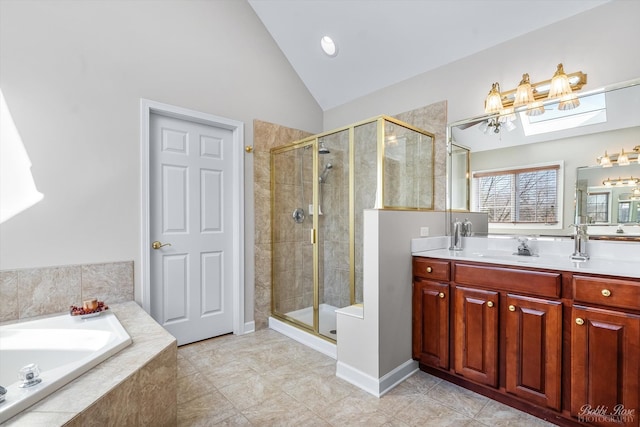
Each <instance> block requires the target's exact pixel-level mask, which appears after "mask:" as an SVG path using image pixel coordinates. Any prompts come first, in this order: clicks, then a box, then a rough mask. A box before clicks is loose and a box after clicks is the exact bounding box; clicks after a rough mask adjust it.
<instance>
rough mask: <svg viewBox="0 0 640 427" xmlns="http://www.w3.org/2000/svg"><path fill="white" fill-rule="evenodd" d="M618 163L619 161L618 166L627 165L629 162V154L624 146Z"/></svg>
mask: <svg viewBox="0 0 640 427" xmlns="http://www.w3.org/2000/svg"><path fill="white" fill-rule="evenodd" d="M617 163H618V166H627V165H628V164H629V156H627V154H626V153H625V152H624V148H623V149H622V152H621V153H620V155H619V156H618V160H617Z"/></svg>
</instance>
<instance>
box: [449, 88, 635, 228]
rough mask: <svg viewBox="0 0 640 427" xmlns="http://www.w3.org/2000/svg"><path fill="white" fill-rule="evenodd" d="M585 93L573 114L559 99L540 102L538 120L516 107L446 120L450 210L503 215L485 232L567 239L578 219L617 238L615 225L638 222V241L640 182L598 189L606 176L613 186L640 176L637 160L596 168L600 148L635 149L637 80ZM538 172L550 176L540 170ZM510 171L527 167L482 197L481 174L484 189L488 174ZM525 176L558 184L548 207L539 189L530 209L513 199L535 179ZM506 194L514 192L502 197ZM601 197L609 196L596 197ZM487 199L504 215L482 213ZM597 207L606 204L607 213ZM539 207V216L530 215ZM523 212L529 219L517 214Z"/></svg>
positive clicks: (496, 183)
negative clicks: (465, 163)
mask: <svg viewBox="0 0 640 427" xmlns="http://www.w3.org/2000/svg"><path fill="white" fill-rule="evenodd" d="M584 89H585V88H583V91H582V92H578V93H577V96H578V99H579V101H580V107H578V108H576V109H573V110H565V111H561V110H559V109H558V108H557V101H545V102H544V107H545V112H544V114H542V115H539V116H527V115H526V114H525V111H524V110H523V109H522V108H521V109H518V110H516V112H515V114H511V115H509V116H505V115H503V116H500V115H484V116H478V117H473V118H469V119H465V120H460V121H457V122H454V123H450V124H449V125H448V126H447V143H448V159H447V190H448V191H447V207H448V210H449V211H455V210H465V209H467V210H469V211H471V212H488V213H489V217H490V218H492V215H491V213H492V212H493V213H496V212H499V213H500V214H495V215H494V218H501V219H500V220H501V221H503V222H502V223H492V222H491V220H490V223H489V232H490V233H505V234H536V235H560V236H567V235H570V234H572V229H571V227H570V225H571V224H573V223H574V221H575V220H576V218H577V219H581V218H582V219H583V220H585V221H590V222H591V224H590V227H589V229H590V235H592V236H593V235H595V234H596V233H597V234H602V235H607V234H613V235H615V234H616V233H615V231H617V226H618V224H624V225H628V226H632V225H634V224H637V228H638V232H639V233H638V236H640V223H638V217H639V215H640V212H638V208H639V205H640V203H639V200H636V199H635V197H636V194H637V193H638V192H639V191H640V190H634V188H636V187H640V183H639V184H638V185H637V186H634V185H631V184H629V185H627V184H624V185H622V184H617V183H616V184H614V185H612V186H611V187H612V188H608V189H606V191H604V189H603V188H600V187H605V184H603V182H604V181H606V180H607V179H610V180H612V182H613V180H618V179H623V178H631V177H633V178H640V171H639V169H640V164H638V161H637V160H635V159H634V160H632V161H631V162H630V165H629V166H618V165H614V166H613V167H607V168H603V167H601V166H596V165H597V164H598V162H597V159H598V158H599V157H601V156H603V155H604V154H605V151H608V152H609V154H617V153H619V152H620V151H621V149H624V150H625V151H627V152H633V151H632V150H633V148H634V147H636V146H638V145H639V144H640V78H638V79H634V80H631V81H627V82H623V83H619V84H615V85H609V86H607V87H604V88H599V89H595V90H591V91H585V90H584ZM478 102H480V103H481V102H482V100H479V101H478ZM496 125H497V126H496ZM460 147H462V148H464V149H468V151H467V156H468V166H467V168H466V171H464V172H463V170H462V168H461V167H460V166H461V164H462V160H461V157H462V154H461V153H460V151H459V150H460ZM625 168H628V169H625ZM539 169H550V170H551V171H549V172H544V173H542V172H539ZM514 170H515V171H516V172H519V171H521V170H524V175H523V176H524V178H523V177H521V176H520V175H519V174H518V173H514V174H513V177H511V178H509V179H508V180H507V179H506V178H503V177H502V176H500V177H499V178H500V179H497V178H496V179H495V180H493V181H491V185H492V186H493V187H491V191H493V192H494V193H495V194H494V193H491V191H489V192H487V191H486V189H485V192H484V193H483V192H482V191H481V190H482V188H481V184H480V183H481V182H482V181H481V180H480V178H482V177H485V184H484V185H485V187H487V184H486V182H488V180H487V179H486V177H487V176H491V175H505V174H506V172H509V171H514ZM553 170H555V171H556V172H553ZM527 172H529V173H537V174H538V177H539V178H540V179H542V178H544V179H553V180H555V181H550V182H553V183H554V185H555V186H556V193H555V194H552V192H551V193H544V195H545V197H546V198H547V199H546V200H547V201H546V202H545V201H544V199H541V198H540V197H541V194H542V192H541V190H536V192H533V193H532V194H533V196H532V197H529V198H528V199H527V200H528V203H529V205H528V206H527V205H522V206H519V205H517V204H516V203H515V202H514V200H517V199H521V198H522V197H521V195H522V193H521V192H519V191H521V189H522V188H524V187H525V186H526V185H525V184H524V183H525V182H529V183H531V182H533V181H532V179H531V176H533V175H526V173H527ZM598 172H601V173H602V174H603V175H602V177H601V176H600V175H599V174H598ZM554 174H555V175H554ZM590 174H593V175H594V178H591V176H590ZM596 174H598V177H595V175H596ZM525 175H526V176H525ZM543 175H544V176H543ZM464 177H466V185H464V183H465V181H464ZM525 178H527V179H529V181H526V180H525ZM536 179H537V178H536ZM592 180H593V183H592ZM519 186H520V187H519ZM521 187H522V188H521ZM614 187H615V188H614ZM496 188H500V190H496ZM578 188H580V190H581V192H580V193H578V192H577V189H578ZM508 189H511V193H502V190H504V191H508ZM601 190H603V191H601ZM634 191H635V193H634ZM598 192H599V193H604V194H605V195H606V196H596V193H598ZM487 194H491V195H492V197H493V199H492V200H493V201H492V203H493V204H494V205H495V206H494V205H492V207H491V209H494V208H495V209H497V208H502V210H501V211H500V210H497V211H496V210H490V209H489V208H487V204H486V202H487V200H489V199H490V198H489V197H488V196H487ZM591 194H593V195H591ZM498 196H503V197H498ZM525 199H526V198H525ZM604 199H606V200H604ZM541 200H542V201H541ZM598 201H601V203H600V205H598ZM501 203H503V204H504V206H503V205H501ZM545 203H546V204H545ZM602 203H607V207H608V210H606V212H604V208H603V205H602ZM505 206H506V207H507V208H506V209H504V207H505ZM487 209H489V210H487ZM536 209H537V210H538V211H537V212H534V213H533V214H529V212H530V211H532V210H533V211H535V210H536ZM587 209H589V213H587ZM592 211H593V212H592ZM601 211H602V212H601ZM505 212H506V213H505ZM523 212H527V215H522V213H523ZM519 215H520V216H519ZM589 217H590V218H589ZM596 225H598V226H600V225H602V226H603V227H595V226H596ZM613 225H615V227H613ZM605 227H609V229H614V231H611V230H609V229H607V228H605ZM618 234H619V233H618ZM630 234H631V233H630ZM632 234H635V233H632Z"/></svg>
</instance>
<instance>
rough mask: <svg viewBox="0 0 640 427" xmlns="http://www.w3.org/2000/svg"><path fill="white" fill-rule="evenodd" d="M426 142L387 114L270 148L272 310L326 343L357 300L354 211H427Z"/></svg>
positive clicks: (357, 218) (429, 160) (429, 144)
mask: <svg viewBox="0 0 640 427" xmlns="http://www.w3.org/2000/svg"><path fill="white" fill-rule="evenodd" d="M433 151H434V136H433V135H432V134H430V133H429V132H426V131H424V130H421V129H418V128H415V127H413V126H410V125H408V124H406V123H403V122H400V121H398V120H396V119H393V118H391V117H387V116H380V117H376V118H373V119H370V120H367V121H363V122H360V123H356V124H353V125H350V126H347V127H344V128H340V129H337V130H333V131H330V132H325V133H323V134H319V135H314V136H311V137H309V138H305V139H303V140H300V141H296V142H294V143H291V144H288V145H284V146H280V147H276V148H273V149H272V150H271V233H272V236H271V242H272V243H271V261H272V270H271V273H272V280H271V283H272V289H271V314H272V316H274V317H276V318H278V319H280V320H283V321H285V322H287V323H289V324H292V325H294V326H297V327H300V328H302V329H304V330H306V331H308V332H310V333H313V334H315V335H318V336H321V337H323V338H325V339H328V340H335V339H336V336H337V334H336V314H335V310H336V309H337V308H342V307H346V306H349V305H353V304H362V303H364V301H363V287H362V285H363V284H362V257H363V249H364V248H363V211H364V210H365V209H411V210H432V209H433V193H434V178H433V176H434V174H433V164H434V153H433Z"/></svg>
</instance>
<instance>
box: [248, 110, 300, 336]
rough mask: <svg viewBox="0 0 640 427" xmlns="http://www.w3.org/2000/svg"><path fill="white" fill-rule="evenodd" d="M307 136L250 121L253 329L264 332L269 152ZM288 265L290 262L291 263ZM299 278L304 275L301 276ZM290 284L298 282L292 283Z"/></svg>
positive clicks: (268, 248)
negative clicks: (253, 227) (252, 210)
mask: <svg viewBox="0 0 640 427" xmlns="http://www.w3.org/2000/svg"><path fill="white" fill-rule="evenodd" d="M308 136H311V133H309V132H304V131H301V130H297V129H291V128H287V127H285V126H280V125H277V124H274V123H268V122H263V121H260V120H254V121H253V156H254V158H253V177H254V184H253V185H254V204H255V208H254V209H255V271H256V274H255V307H254V321H255V327H256V329H263V328H265V327H266V326H267V323H268V319H269V314H270V313H271V255H272V254H271V203H270V198H271V165H270V155H269V150H270V149H271V148H274V147H279V146H282V145H287V144H289V143H291V142H294V141H298V140H300V139H303V138H306V137H308ZM294 253H299V251H297V250H296V251H294ZM296 256H297V255H296ZM289 261H290V262H293V261H294V260H289ZM296 274H298V273H296ZM300 274H304V272H301V273H300ZM293 283H300V282H298V281H296V280H294V281H293ZM285 292H289V293H290V295H294V296H293V297H292V298H295V295H297V294H298V291H297V290H296V289H290V290H287V291H285Z"/></svg>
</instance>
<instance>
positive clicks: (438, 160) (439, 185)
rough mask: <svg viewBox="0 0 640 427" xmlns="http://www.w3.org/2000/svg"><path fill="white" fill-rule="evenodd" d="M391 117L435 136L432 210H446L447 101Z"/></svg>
mask: <svg viewBox="0 0 640 427" xmlns="http://www.w3.org/2000/svg"><path fill="white" fill-rule="evenodd" d="M393 117H395V118H396V119H398V120H402V121H403V122H405V123H408V124H410V125H413V126H415V127H417V128H420V129H424V130H426V131H427V132H431V133H433V134H434V135H435V148H434V155H435V161H434V163H435V166H434V181H435V182H434V200H433V209H434V210H436V211H444V210H445V208H446V188H447V187H446V183H447V180H446V169H445V167H446V159H447V101H440V102H436V103H434V104H431V105H427V106H425V107H421V108H416V109H415V110H411V111H406V112H404V113H400V114H397V115H395V116H393ZM425 169H426V168H425Z"/></svg>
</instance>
